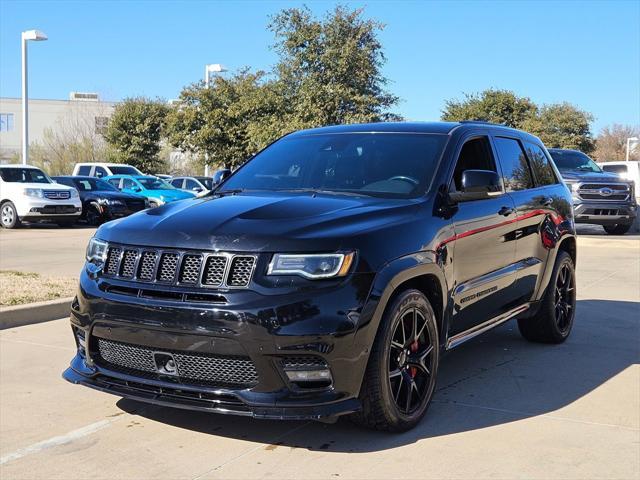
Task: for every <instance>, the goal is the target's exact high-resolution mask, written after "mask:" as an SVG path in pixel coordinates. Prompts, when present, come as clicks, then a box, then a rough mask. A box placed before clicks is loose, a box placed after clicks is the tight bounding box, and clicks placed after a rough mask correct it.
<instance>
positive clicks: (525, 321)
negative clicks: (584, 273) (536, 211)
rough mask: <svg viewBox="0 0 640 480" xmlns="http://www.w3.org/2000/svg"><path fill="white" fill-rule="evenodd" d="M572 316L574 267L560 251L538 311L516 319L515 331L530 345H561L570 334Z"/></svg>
mask: <svg viewBox="0 0 640 480" xmlns="http://www.w3.org/2000/svg"><path fill="white" fill-rule="evenodd" d="M575 314H576V276H575V267H574V265H573V260H572V259H571V256H570V255H569V254H568V253H567V252H564V251H560V252H558V256H557V257H556V263H555V265H554V266H553V272H552V273H551V279H550V280H549V285H548V286H547V291H546V292H545V294H544V297H543V298H542V303H541V305H540V308H539V310H538V312H537V313H536V314H535V315H534V316H533V317H529V318H522V319H518V329H519V330H520V333H521V334H522V336H523V337H524V338H526V339H527V340H529V341H530V342H540V343H562V342H564V341H565V340H566V339H567V338H568V337H569V334H570V333H571V328H572V327H573V321H574V318H575Z"/></svg>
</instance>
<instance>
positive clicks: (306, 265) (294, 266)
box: [267, 252, 354, 279]
mask: <svg viewBox="0 0 640 480" xmlns="http://www.w3.org/2000/svg"><path fill="white" fill-rule="evenodd" d="M353 257H354V254H353V252H351V253H329V254H304V255H293V254H283V253H276V254H275V255H274V256H273V259H272V260H271V263H270V264H269V269H268V271H267V274H268V275H300V276H302V277H305V278H310V279H317V278H331V277H344V276H345V275H346V274H347V273H349V268H350V267H351V263H352V262H353Z"/></svg>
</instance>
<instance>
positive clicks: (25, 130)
mask: <svg viewBox="0 0 640 480" xmlns="http://www.w3.org/2000/svg"><path fill="white" fill-rule="evenodd" d="M46 39H47V36H46V35H45V34H44V33H42V32H41V31H39V30H27V31H26V32H22V163H23V164H26V163H27V160H28V156H29V108H28V102H29V100H28V94H27V42H28V41H29V40H33V41H34V42H42V41H44V40H46Z"/></svg>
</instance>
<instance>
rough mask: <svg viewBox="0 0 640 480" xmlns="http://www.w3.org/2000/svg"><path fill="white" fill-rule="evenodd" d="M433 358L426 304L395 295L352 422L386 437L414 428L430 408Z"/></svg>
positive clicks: (433, 325)
mask: <svg viewBox="0 0 640 480" xmlns="http://www.w3.org/2000/svg"><path fill="white" fill-rule="evenodd" d="M439 355H440V350H439V343H438V326H437V322H436V317H435V314H434V312H433V309H432V308H431V305H430V304H429V301H428V300H427V298H426V297H425V296H424V295H423V294H422V292H420V291H418V290H406V291H404V292H402V293H400V294H399V295H398V296H397V297H396V298H395V299H394V300H393V302H392V303H391V305H389V307H388V308H387V310H386V311H385V314H384V316H383V318H382V321H381V323H380V327H379V329H378V333H377V334H376V339H375V341H374V344H373V347H372V349H371V355H370V357H369V363H368V365H367V369H366V371H365V374H364V380H363V384H362V388H361V390H360V401H361V403H362V410H361V411H360V412H357V413H355V414H353V415H352V416H351V418H352V420H353V421H354V422H355V423H357V424H359V425H362V426H365V427H368V428H372V429H376V430H386V431H392V432H402V431H406V430H409V429H411V428H413V427H415V426H416V425H417V424H418V423H419V422H420V420H421V419H422V417H424V415H425V412H426V411H427V408H428V407H429V403H430V402H431V397H432V396H433V392H434V390H435V385H436V375H437V371H438V361H439Z"/></svg>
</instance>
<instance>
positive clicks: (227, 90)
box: [166, 69, 284, 167]
mask: <svg viewBox="0 0 640 480" xmlns="http://www.w3.org/2000/svg"><path fill="white" fill-rule="evenodd" d="M281 103H282V99H281V97H279V96H278V95H277V92H276V87H275V85H274V83H273V82H270V81H267V80H265V74H264V72H257V73H251V72H249V71H248V70H247V69H245V70H241V71H240V72H238V73H236V74H234V75H232V76H230V77H229V78H224V77H221V76H218V77H216V78H215V79H214V81H213V83H212V85H211V86H210V87H209V88H206V87H205V86H204V84H203V83H202V82H200V83H196V84H193V85H190V86H188V87H186V88H184V89H183V91H182V93H181V94H180V98H179V100H178V102H177V103H176V104H175V105H174V106H173V108H172V109H171V111H170V113H169V115H168V117H167V128H166V131H167V136H168V139H169V142H170V143H171V144H172V145H174V146H175V147H177V148H180V149H181V150H183V151H191V152H195V153H198V154H200V155H201V156H202V157H204V156H205V155H206V156H208V159H209V162H210V163H212V164H217V165H220V166H223V165H224V166H227V167H236V166H238V165H240V164H241V163H243V162H244V161H245V160H246V159H247V158H249V157H250V156H251V155H252V154H254V153H256V152H257V151H258V150H260V149H261V148H263V147H264V146H266V145H267V144H268V143H269V142H271V141H273V140H274V139H276V138H278V137H279V136H280V135H281V134H282V133H284V132H282V122H281V118H280V111H281V109H282V107H281Z"/></svg>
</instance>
